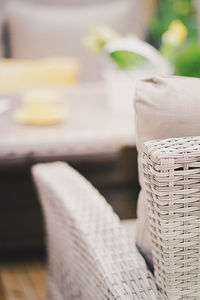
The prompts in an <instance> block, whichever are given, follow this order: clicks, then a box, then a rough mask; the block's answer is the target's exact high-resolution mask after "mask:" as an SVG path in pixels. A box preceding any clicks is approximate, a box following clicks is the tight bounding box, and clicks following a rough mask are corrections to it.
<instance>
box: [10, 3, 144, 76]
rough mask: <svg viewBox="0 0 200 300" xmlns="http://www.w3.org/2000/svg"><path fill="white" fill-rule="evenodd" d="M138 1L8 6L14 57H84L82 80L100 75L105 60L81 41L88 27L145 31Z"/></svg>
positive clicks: (122, 30) (122, 31)
mask: <svg viewBox="0 0 200 300" xmlns="http://www.w3.org/2000/svg"><path fill="white" fill-rule="evenodd" d="M134 3H136V0H116V1H107V2H106V3H99V4H98V3H94V4H90V5H74V6H73V5H69V6H60V5H57V6H56V5H44V4H43V5H42V4H31V3H29V4H25V3H17V4H16V3H12V4H11V5H9V6H8V7H7V9H6V18H7V23H8V28H9V33H10V35H9V38H10V46H11V56H12V57H14V58H39V57H44V56H52V55H68V56H75V57H78V58H80V59H81V61H82V63H83V69H82V79H85V80H96V79H98V78H99V77H100V73H101V68H102V59H101V58H100V56H95V55H93V54H91V53H89V51H88V50H87V49H85V47H84V46H83V44H82V39H83V38H84V37H85V36H86V35H87V34H88V31H89V28H90V27H92V26H94V25H97V24H108V25H109V26H111V27H113V28H114V29H115V30H117V31H119V32H121V33H127V32H136V33H137V34H138V35H140V36H141V35H142V34H143V33H144V29H143V26H142V24H143V21H142V19H141V20H140V17H141V15H140V13H139V12H138V11H136V10H135V9H134Z"/></svg>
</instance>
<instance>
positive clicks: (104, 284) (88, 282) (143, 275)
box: [33, 162, 166, 300]
mask: <svg viewBox="0 0 200 300" xmlns="http://www.w3.org/2000/svg"><path fill="white" fill-rule="evenodd" d="M33 176H34V179H35V182H36V185H37V188H38V191H39V195H40V199H41V203H42V207H43V211H44V216H45V220H46V230H47V245H48V268H49V269H48V275H49V281H48V283H49V297H50V299H52V300H67V299H70V300H71V299H76V300H78V299H83V300H98V299H99V300H102V299H124V300H125V299H127V300H130V299H134V300H136V299H137V300H143V299H144V300H150V299H152V300H157V299H166V297H165V295H164V294H161V293H160V292H159V291H158V289H157V287H156V284H155V282H154V278H153V276H152V274H151V273H150V272H149V270H148V269H147V267H146V265H145V262H144V260H143V258H142V256H141V255H140V254H139V253H138V250H137V249H136V246H135V243H134V241H133V239H132V238H130V236H129V235H128V233H127V232H126V230H125V229H124V227H123V226H122V225H121V222H120V220H119V218H118V217H117V216H116V215H115V213H114V212H113V210H112V209H111V207H110V206H109V205H108V204H107V203H106V201H105V200H104V198H103V197H102V196H101V195H100V194H99V193H98V192H97V191H96V190H95V189H94V187H92V185H91V184H90V183H88V182H87V181H86V180H85V179H84V178H83V177H82V176H81V175H79V174H78V173H77V172H76V171H75V170H73V169H72V168H71V167H69V166H68V165H67V164H65V163H61V162H57V163H51V164H39V165H36V166H34V167H33Z"/></svg>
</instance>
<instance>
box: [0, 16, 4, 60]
mask: <svg viewBox="0 0 200 300" xmlns="http://www.w3.org/2000/svg"><path fill="white" fill-rule="evenodd" d="M3 56H4V45H3V17H1V16H0V57H3Z"/></svg>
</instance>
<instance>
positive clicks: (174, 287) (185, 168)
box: [142, 137, 200, 300]
mask: <svg viewBox="0 0 200 300" xmlns="http://www.w3.org/2000/svg"><path fill="white" fill-rule="evenodd" d="M142 162H143V167H144V181H145V185H146V195H147V200H148V213H149V223H150V230H151V238H152V255H153V262H154V272H155V273H154V274H155V279H156V282H157V284H158V285H159V287H160V288H162V290H163V291H164V292H165V293H166V294H167V296H168V297H169V299H170V300H178V299H184V300H186V299H188V300H189V299H190V300H199V299H200V137H187V138H178V139H167V140H162V141H151V142H147V143H145V144H144V146H143V156H142Z"/></svg>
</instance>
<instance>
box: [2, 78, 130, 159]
mask: <svg viewBox="0 0 200 300" xmlns="http://www.w3.org/2000/svg"><path fill="white" fill-rule="evenodd" d="M62 93H63V99H64V101H65V99H66V107H67V110H68V118H67V119H66V120H65V121H64V122H63V123H60V124H57V125H53V126H28V125H22V124H19V123H17V122H16V121H15V120H14V118H13V112H14V110H15V109H16V108H19V107H22V102H21V101H20V97H19V96H18V97H17V96H10V101H11V109H10V110H8V111H7V112H4V113H2V114H0V160H1V161H2V160H12V159H17V158H19V159H20V158H22V157H25V156H29V157H30V156H33V157H37V156H39V157H45V156H48V157H53V156H56V157H59V156H78V155H79V156H81V155H90V154H109V153H110V154H111V153H115V152H117V151H119V149H120V148H121V147H123V146H133V145H135V133H134V120H133V113H130V114H124V113H116V112H113V111H111V109H109V107H108V105H107V103H106V95H105V91H104V88H103V86H102V85H100V84H93V85H89V84H84V85H79V86H75V87H73V88H70V89H68V90H63V91H62Z"/></svg>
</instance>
